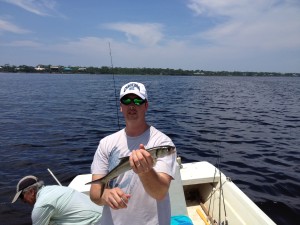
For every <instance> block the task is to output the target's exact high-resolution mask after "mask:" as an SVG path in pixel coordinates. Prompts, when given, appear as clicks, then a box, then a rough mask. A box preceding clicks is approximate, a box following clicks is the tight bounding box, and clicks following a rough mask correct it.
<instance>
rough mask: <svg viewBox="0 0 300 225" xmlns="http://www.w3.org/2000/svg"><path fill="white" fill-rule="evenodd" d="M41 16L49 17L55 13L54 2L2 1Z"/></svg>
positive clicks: (43, 0)
mask: <svg viewBox="0 0 300 225" xmlns="http://www.w3.org/2000/svg"><path fill="white" fill-rule="evenodd" d="M1 1H4V2H7V3H10V4H13V5H16V6H18V7H21V8H22V9H25V10H26V11H28V12H31V13H34V14H37V15H39V16H49V15H51V14H52V13H53V12H54V11H55V6H56V2H55V1H54V0H1Z"/></svg>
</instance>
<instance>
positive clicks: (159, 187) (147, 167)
mask: <svg viewBox="0 0 300 225" xmlns="http://www.w3.org/2000/svg"><path fill="white" fill-rule="evenodd" d="M129 160H130V165H131V167H132V169H133V171H134V172H135V173H137V174H138V176H139V178H140V180H141V182H142V184H143V186H144V188H145V191H146V192H147V193H148V194H149V195H150V196H151V197H153V198H155V199H157V200H162V199H163V198H164V197H165V196H166V194H167V193H168V190H169V187H170V183H171V180H172V177H171V176H169V175H168V174H166V173H157V172H156V171H155V170H154V169H153V166H154V161H153V158H152V156H151V154H150V153H149V152H147V151H146V150H145V147H144V145H140V149H139V150H134V151H132V154H131V155H130V159H129Z"/></svg>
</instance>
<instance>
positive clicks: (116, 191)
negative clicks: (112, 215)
mask: <svg viewBox="0 0 300 225" xmlns="http://www.w3.org/2000/svg"><path fill="white" fill-rule="evenodd" d="M129 198H130V195H128V194H125V193H124V192H123V191H122V189H120V188H118V187H116V188H113V189H105V190H104V193H103V195H102V199H103V200H104V202H105V203H106V205H108V206H109V207H111V208H112V209H123V208H127V204H128V201H129Z"/></svg>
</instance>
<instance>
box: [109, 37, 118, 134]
mask: <svg viewBox="0 0 300 225" xmlns="http://www.w3.org/2000/svg"><path fill="white" fill-rule="evenodd" d="M108 47H109V55H110V65H111V70H112V75H113V81H114V90H115V102H116V111H117V119H118V127H119V130H120V129H121V127H120V118H119V110H118V97H117V91H116V81H115V73H114V65H113V60H112V54H111V47H110V42H108Z"/></svg>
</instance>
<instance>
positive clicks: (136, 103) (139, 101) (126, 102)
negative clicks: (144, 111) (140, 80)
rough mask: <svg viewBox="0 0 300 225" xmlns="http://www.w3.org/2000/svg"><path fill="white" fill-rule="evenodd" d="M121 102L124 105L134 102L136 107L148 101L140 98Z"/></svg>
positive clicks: (124, 99)
mask: <svg viewBox="0 0 300 225" xmlns="http://www.w3.org/2000/svg"><path fill="white" fill-rule="evenodd" d="M121 102H122V104H124V105H129V104H130V103H131V102H133V103H134V104H135V105H142V104H144V103H145V102H146V100H143V99H140V98H133V99H131V98H121Z"/></svg>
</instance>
